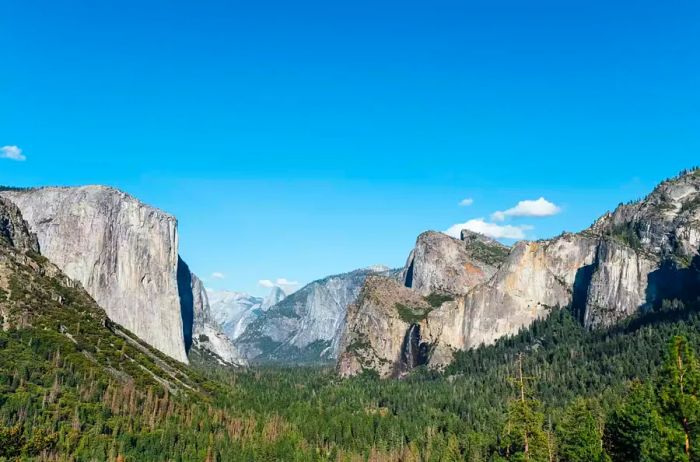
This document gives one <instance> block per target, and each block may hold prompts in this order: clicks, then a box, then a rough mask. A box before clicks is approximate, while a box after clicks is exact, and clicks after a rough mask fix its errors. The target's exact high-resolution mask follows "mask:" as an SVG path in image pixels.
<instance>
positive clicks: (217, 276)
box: [211, 271, 226, 279]
mask: <svg viewBox="0 0 700 462" xmlns="http://www.w3.org/2000/svg"><path fill="white" fill-rule="evenodd" d="M211 278H212V279H226V275H225V274H224V273H220V272H218V271H214V272H213V273H211Z"/></svg>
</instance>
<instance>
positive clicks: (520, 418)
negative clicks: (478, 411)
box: [501, 354, 550, 462]
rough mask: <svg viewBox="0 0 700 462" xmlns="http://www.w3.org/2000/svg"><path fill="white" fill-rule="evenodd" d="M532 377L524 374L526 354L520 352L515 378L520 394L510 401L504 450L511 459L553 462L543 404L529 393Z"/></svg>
mask: <svg viewBox="0 0 700 462" xmlns="http://www.w3.org/2000/svg"><path fill="white" fill-rule="evenodd" d="M527 380H528V378H527V377H525V376H523V357H522V354H520V355H518V361H517V375H516V377H515V378H514V379H513V383H514V384H515V387H516V390H517V396H516V397H515V398H513V399H511V401H510V402H509V403H508V416H507V419H506V424H505V428H504V430H503V441H502V444H501V452H502V453H503V455H504V456H505V457H506V459H507V460H512V461H528V462H549V460H550V457H549V448H550V444H549V440H548V437H547V434H546V432H545V431H544V420H545V419H544V414H543V413H542V411H541V407H542V404H541V403H540V402H539V401H537V400H536V399H533V398H532V397H530V396H529V390H528V386H527V383H526V382H527Z"/></svg>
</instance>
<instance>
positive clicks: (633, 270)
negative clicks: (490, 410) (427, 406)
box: [338, 169, 700, 376]
mask: <svg viewBox="0 0 700 462" xmlns="http://www.w3.org/2000/svg"><path fill="white" fill-rule="evenodd" d="M433 234H434V233H431V235H433ZM425 236H426V235H425V234H424V235H421V237H419V239H418V242H417V244H416V249H414V251H413V252H412V256H411V257H409V261H408V263H407V266H406V268H405V269H404V272H403V274H404V285H405V286H408V287H410V288H411V289H412V291H413V292H415V293H416V294H417V295H420V296H422V297H423V299H424V301H429V299H430V297H431V294H439V293H447V294H450V295H452V297H451V298H452V299H451V300H447V299H446V300H439V299H435V297H434V296H433V301H436V300H437V301H439V302H440V304H439V306H433V307H431V308H430V309H426V308H425V303H422V302H421V303H419V300H417V299H415V298H414V297H413V296H412V295H411V296H408V293H407V292H406V290H405V289H404V288H400V290H399V289H398V288H396V287H394V288H393V289H392V288H391V287H390V286H389V284H390V283H389V282H388V281H384V283H382V284H378V283H376V281H373V282H372V283H371V284H370V283H369V282H368V284H367V285H366V287H365V288H364V289H363V296H361V297H360V298H359V300H358V303H357V304H356V305H355V306H353V307H351V309H349V310H348V317H347V323H346V328H345V331H344V333H343V342H342V345H343V346H342V350H341V355H340V361H339V363H338V364H339V372H340V373H341V374H342V375H353V374H356V373H358V372H360V371H361V370H363V369H375V370H377V371H378V372H380V374H381V375H383V376H388V375H401V373H403V372H404V369H405V368H406V367H409V368H410V367H412V366H415V365H416V364H428V365H431V366H434V367H440V366H443V365H444V364H446V363H447V362H449V361H450V359H451V353H452V352H454V351H455V350H463V349H468V348H472V347H475V346H478V345H480V344H489V343H492V342H493V341H495V340H496V339H498V338H500V337H502V336H504V335H509V334H514V333H516V332H517V331H518V330H520V329H521V328H523V327H525V326H528V325H529V324H530V323H531V322H532V321H533V320H535V319H537V318H539V317H543V316H546V315H547V314H548V313H549V312H550V310H551V309H552V308H553V307H570V309H572V310H573V311H574V313H575V314H576V316H577V317H578V318H579V319H580V321H581V322H582V323H583V324H584V325H586V326H588V327H590V328H595V327H598V326H607V325H611V324H614V323H616V322H618V321H620V320H622V319H624V318H626V317H628V316H631V315H633V314H635V313H637V312H639V311H644V310H653V309H657V308H658V307H659V306H660V305H661V303H662V301H663V300H665V299H678V300H695V299H696V298H697V297H698V296H700V255H699V253H698V252H699V248H700V171H699V170H697V169H695V170H692V171H689V172H684V173H683V174H682V175H680V176H678V177H676V178H673V179H671V180H668V181H665V182H663V183H661V184H660V185H659V186H658V187H657V188H655V189H654V191H653V192H652V193H651V194H649V195H648V196H647V197H646V198H644V199H643V200H641V201H637V202H634V203H629V204H624V205H623V204H621V205H620V206H619V207H618V208H617V209H616V210H615V211H614V212H612V213H608V214H605V215H604V216H603V217H601V218H600V219H599V220H598V221H596V223H594V224H593V226H591V227H590V228H589V229H586V230H584V231H582V232H579V233H564V234H562V235H560V236H557V237H555V238H552V239H547V240H541V241H534V242H527V241H524V242H518V243H517V244H515V245H514V246H513V248H512V249H510V251H509V252H506V249H500V250H498V251H496V248H495V247H492V248H491V251H496V253H497V255H498V258H497V259H496V260H491V259H490V258H489V257H486V259H487V260H488V261H484V259H485V257H484V255H485V254H484V253H483V252H475V251H474V249H473V248H472V247H473V246H474V243H475V242H482V241H483V240H481V239H478V240H476V241H474V238H473V237H471V238H470V236H473V233H470V232H465V233H463V234H462V238H463V239H462V241H463V242H464V246H466V247H468V248H469V250H466V251H465V250H460V249H459V245H458V244H457V243H456V242H454V240H449V238H448V239H446V238H444V237H439V238H430V239H426V237H425ZM478 245H479V244H477V246H478ZM492 253H493V252H489V255H490V254H492ZM421 255H423V256H422V257H420V258H418V257H419V256H421ZM419 263H421V264H422V265H423V267H424V268H423V269H420V268H419V266H417V265H418V264H419ZM485 263H489V264H490V265H489V266H484V264H485ZM472 267H476V268H480V269H482V268H483V269H482V270H481V272H480V274H481V276H480V278H475V279H470V278H469V277H468V275H467V273H472V270H471V268H472ZM426 268H427V269H426ZM467 269H468V271H467ZM475 274H477V273H475ZM417 275H418V278H417ZM412 297H413V298H412ZM402 307H403V308H402ZM392 308H393V310H392ZM406 309H410V310H411V311H410V312H412V313H414V314H415V316H404V317H403V319H402V317H401V316H400V313H401V312H403V313H404V314H405V313H406ZM397 316H398V319H400V320H403V321H404V322H403V323H401V322H397V321H396V319H397ZM387 319H391V322H389V321H387ZM398 338H404V339H409V340H406V341H405V342H397V341H395V340H396V339H398ZM386 339H393V340H392V341H387V340H386ZM399 343H401V345H400V346H399V347H397V344H399ZM415 345H418V346H419V347H420V348H422V350H423V354H422V355H421V357H420V358H419V359H421V360H420V361H418V362H416V361H415V359H412V363H411V364H408V365H407V364H406V361H405V360H404V359H402V358H405V357H406V356H411V357H413V358H415V355H407V352H408V351H409V350H410V349H411V348H414V349H415ZM420 348H419V349H420ZM378 364H384V365H382V366H378Z"/></svg>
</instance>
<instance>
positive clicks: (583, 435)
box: [556, 398, 604, 462]
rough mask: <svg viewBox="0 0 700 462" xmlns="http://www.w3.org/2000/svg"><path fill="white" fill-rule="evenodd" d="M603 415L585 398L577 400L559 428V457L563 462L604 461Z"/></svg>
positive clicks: (568, 408)
mask: <svg viewBox="0 0 700 462" xmlns="http://www.w3.org/2000/svg"><path fill="white" fill-rule="evenodd" d="M603 421H604V420H603V415H602V412H601V411H600V409H598V408H596V407H595V406H593V405H592V403H590V402H588V401H586V400H585V399H583V398H577V399H575V400H574V401H573V402H572V403H571V404H570V405H569V406H568V407H567V408H566V411H565V412H564V416H563V417H562V420H561V423H560V424H559V426H558V428H557V432H556V433H557V441H558V442H559V456H560V457H561V460H562V461H563V462H597V461H603V460H604V451H603V425H604V424H603Z"/></svg>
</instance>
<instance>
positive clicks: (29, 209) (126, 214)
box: [0, 186, 187, 362]
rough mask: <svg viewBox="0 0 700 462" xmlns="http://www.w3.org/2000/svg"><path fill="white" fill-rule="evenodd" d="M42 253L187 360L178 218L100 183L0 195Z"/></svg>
mask: <svg viewBox="0 0 700 462" xmlns="http://www.w3.org/2000/svg"><path fill="white" fill-rule="evenodd" d="M0 195H1V196H3V197H5V198H6V199H9V200H10V201H12V202H13V203H15V204H16V205H17V206H18V207H19V209H20V210H21V212H22V215H23V216H24V218H25V220H26V221H27V222H28V223H29V227H30V229H31V230H32V232H34V233H36V235H37V237H38V241H39V246H40V249H41V253H42V255H44V256H45V257H47V258H49V259H50V260H51V261H52V262H54V263H55V264H56V265H58V267H59V268H61V269H62V270H63V271H64V272H65V273H66V274H67V275H68V276H69V277H70V278H72V279H75V280H77V281H79V282H80V283H81V284H82V285H83V286H84V287H85V289H86V290H87V292H88V293H89V294H90V295H91V296H92V297H93V298H94V299H95V300H96V301H97V303H98V304H99V305H100V306H101V307H103V308H104V309H105V311H106V312H107V315H108V316H109V317H110V318H111V319H113V320H114V321H116V322H117V323H119V324H121V325H123V326H125V327H126V328H128V329H129V330H130V331H132V332H133V333H134V334H136V335H137V336H138V337H140V338H141V339H143V340H145V341H146V342H148V343H149V344H151V345H152V346H154V347H156V348H157V349H159V350H161V351H162V352H164V353H166V354H167V355H169V356H171V357H173V358H175V359H177V360H179V361H182V362H187V356H186V353H185V343H184V336H183V322H182V317H181V312H180V298H179V296H178V287H177V278H176V272H177V265H178V253H177V249H178V234H177V220H176V219H175V218H174V217H172V216H171V215H168V214H167V213H165V212H162V211H160V210H157V209H155V208H153V207H149V206H147V205H145V204H143V203H141V202H139V201H138V200H136V199H135V198H133V197H131V196H129V195H127V194H125V193H123V192H120V191H117V190H115V189H112V188H107V187H103V186H85V187H78V188H41V189H33V190H23V191H2V192H0Z"/></svg>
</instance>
